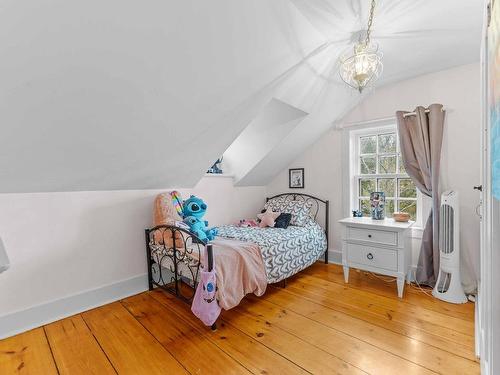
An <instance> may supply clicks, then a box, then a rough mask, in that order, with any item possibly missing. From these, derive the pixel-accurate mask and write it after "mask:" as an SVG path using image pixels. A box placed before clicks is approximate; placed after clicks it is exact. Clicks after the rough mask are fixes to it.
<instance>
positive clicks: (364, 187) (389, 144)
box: [351, 126, 420, 221]
mask: <svg viewBox="0 0 500 375" xmlns="http://www.w3.org/2000/svg"><path fill="white" fill-rule="evenodd" d="M351 147H352V148H353V150H352V151H354V152H352V153H351V164H353V165H351V173H352V175H353V179H352V189H351V190H352V192H351V194H352V208H353V209H358V208H359V209H360V210H361V211H362V212H363V215H364V216H370V215H371V213H370V193H371V192H374V191H382V192H384V193H385V196H386V204H385V211H386V217H392V216H393V213H394V212H395V211H402V212H407V213H409V214H410V217H411V220H415V221H417V215H418V209H417V208H418V202H419V195H420V194H419V193H418V192H417V188H416V187H415V184H414V183H413V182H412V180H411V179H410V178H409V177H408V175H407V173H406V171H405V168H404V165H403V162H402V159H401V153H400V150H399V139H398V134H397V131H396V127H395V126H390V127H384V128H377V129H364V130H361V131H353V132H352V134H351Z"/></svg>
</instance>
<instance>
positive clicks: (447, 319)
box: [296, 274, 474, 336]
mask: <svg viewBox="0 0 500 375" xmlns="http://www.w3.org/2000/svg"><path fill="white" fill-rule="evenodd" d="M296 280H298V281H300V282H303V283H305V284H309V285H314V286H318V285H319V286H321V287H326V288H327V289H329V290H335V291H337V292H341V293H343V294H344V295H349V296H350V300H352V301H356V302H360V303H365V302H366V301H367V299H368V298H370V299H371V300H370V301H369V302H370V303H371V304H373V305H374V306H380V307H382V308H389V309H391V310H392V311H394V312H395V313H401V314H403V315H404V316H405V317H408V316H412V317H413V318H415V317H418V319H419V320H421V321H424V322H432V323H433V324H437V325H440V326H441V327H445V328H450V329H453V330H455V331H458V332H461V333H463V334H465V335H470V336H474V322H472V321H470V320H465V319H461V318H455V317H452V316H448V315H446V314H443V313H440V312H436V311H432V310H429V309H426V308H423V307H422V306H416V305H412V304H407V303H405V302H404V300H402V299H401V300H398V299H394V298H392V297H385V296H381V295H374V294H373V293H371V292H368V291H365V290H361V289H349V288H346V287H345V285H339V284H337V283H332V282H330V281H326V280H324V279H322V278H320V277H318V276H309V275H306V274H299V275H297V278H296ZM374 297H376V298H374Z"/></svg>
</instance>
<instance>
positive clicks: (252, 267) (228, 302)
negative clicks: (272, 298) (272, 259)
mask: <svg viewBox="0 0 500 375" xmlns="http://www.w3.org/2000/svg"><path fill="white" fill-rule="evenodd" d="M211 244H213V249H214V253H215V255H214V257H215V270H216V272H217V286H218V288H219V291H218V299H219V306H220V307H222V308H223V309H224V310H229V309H232V308H233V307H235V306H237V305H238V304H239V303H240V301H241V300H242V299H243V297H245V295H246V294H248V293H253V294H255V295H256V296H261V295H263V294H264V292H265V291H266V286H267V279H266V270H265V267H264V262H263V261H262V256H261V254H260V249H259V246H258V245H256V244H254V243H252V242H242V241H237V240H230V239H226V238H217V239H215V240H213V241H212V242H211Z"/></svg>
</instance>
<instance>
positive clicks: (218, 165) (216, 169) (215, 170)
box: [207, 156, 224, 174]
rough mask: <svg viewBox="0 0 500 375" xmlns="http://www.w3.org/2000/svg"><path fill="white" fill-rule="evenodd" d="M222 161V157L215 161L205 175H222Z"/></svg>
mask: <svg viewBox="0 0 500 375" xmlns="http://www.w3.org/2000/svg"><path fill="white" fill-rule="evenodd" d="M222 160H224V156H221V157H220V158H219V159H217V161H216V162H215V163H214V164H213V165H212V166H211V167H210V168H209V169H208V171H207V174H222V173H223V171H222Z"/></svg>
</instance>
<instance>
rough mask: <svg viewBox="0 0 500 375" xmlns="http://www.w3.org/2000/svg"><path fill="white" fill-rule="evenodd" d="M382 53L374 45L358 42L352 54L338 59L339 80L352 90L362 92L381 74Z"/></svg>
mask: <svg viewBox="0 0 500 375" xmlns="http://www.w3.org/2000/svg"><path fill="white" fill-rule="evenodd" d="M382 68H383V66H382V53H381V52H379V51H378V46H377V45H376V44H368V45H366V44H365V43H364V42H360V43H358V44H356V45H355V46H354V53H353V54H351V55H347V56H344V57H341V58H340V70H339V73H340V78H342V80H343V81H344V82H345V83H346V84H348V85H349V86H351V87H352V88H354V89H356V90H358V91H359V92H362V91H363V89H364V88H365V87H366V86H367V85H368V84H369V83H371V82H374V81H376V80H377V78H378V77H379V76H380V74H381V73H382Z"/></svg>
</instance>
